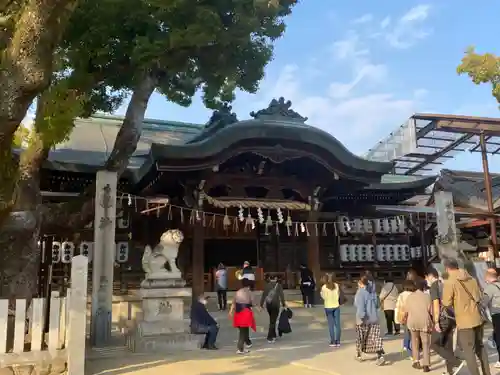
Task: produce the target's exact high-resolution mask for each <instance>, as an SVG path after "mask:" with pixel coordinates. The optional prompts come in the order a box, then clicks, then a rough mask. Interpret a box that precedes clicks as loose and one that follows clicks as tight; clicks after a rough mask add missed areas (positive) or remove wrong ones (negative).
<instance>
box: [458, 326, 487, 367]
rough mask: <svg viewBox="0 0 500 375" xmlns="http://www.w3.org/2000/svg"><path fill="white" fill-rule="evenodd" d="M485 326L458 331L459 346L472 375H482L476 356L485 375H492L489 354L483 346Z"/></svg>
mask: <svg viewBox="0 0 500 375" xmlns="http://www.w3.org/2000/svg"><path fill="white" fill-rule="evenodd" d="M483 336H484V326H483V325H480V326H477V327H474V328H462V329H458V344H459V346H460V348H461V349H462V353H463V356H464V359H465V363H466V364H467V368H468V369H469V372H470V374H471V375H480V373H479V368H478V367H477V362H476V356H477V358H479V362H480V363H481V370H482V373H483V375H491V372H490V366H489V364H488V354H487V353H486V348H485V347H484V345H483Z"/></svg>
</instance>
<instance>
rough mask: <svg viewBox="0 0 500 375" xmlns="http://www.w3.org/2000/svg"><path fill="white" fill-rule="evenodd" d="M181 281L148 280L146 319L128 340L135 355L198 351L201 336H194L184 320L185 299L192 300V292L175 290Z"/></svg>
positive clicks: (144, 293) (143, 290)
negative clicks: (140, 353)
mask: <svg viewBox="0 0 500 375" xmlns="http://www.w3.org/2000/svg"><path fill="white" fill-rule="evenodd" d="M181 283H182V281H181V280H175V279H171V280H161V281H160V280H154V281H147V280H145V281H144V282H143V283H142V288H141V290H140V295H141V297H142V310H143V320H142V321H141V322H139V323H138V324H137V326H136V328H135V330H134V331H133V333H132V335H131V336H130V337H129V339H128V344H129V348H130V349H131V350H132V351H134V352H148V353H150V352H165V353H171V352H173V351H179V350H182V351H184V350H194V349H197V348H198V347H199V337H198V336H195V335H191V334H190V333H189V332H190V329H189V322H187V321H186V320H185V319H184V300H185V299H191V295H192V294H191V289H190V288H184V287H175V285H180V284H181Z"/></svg>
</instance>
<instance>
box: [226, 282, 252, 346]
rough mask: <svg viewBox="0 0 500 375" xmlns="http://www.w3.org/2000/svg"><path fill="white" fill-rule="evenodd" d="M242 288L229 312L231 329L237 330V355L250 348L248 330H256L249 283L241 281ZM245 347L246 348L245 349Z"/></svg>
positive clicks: (237, 292)
mask: <svg viewBox="0 0 500 375" xmlns="http://www.w3.org/2000/svg"><path fill="white" fill-rule="evenodd" d="M241 283H242V285H243V287H242V288H240V289H238V291H236V294H235V296H234V299H233V303H232V304H231V309H230V310H229V316H230V317H232V318H233V327H235V328H238V331H239V335H238V346H237V347H238V351H237V353H238V354H244V353H248V348H250V347H251V346H252V342H251V341H250V328H252V329H253V330H254V331H255V330H256V325H255V317H254V315H253V311H252V292H251V291H250V287H251V281H250V280H248V279H242V280H241ZM245 346H246V348H245Z"/></svg>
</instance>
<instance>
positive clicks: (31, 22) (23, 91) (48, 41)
mask: <svg viewBox="0 0 500 375" xmlns="http://www.w3.org/2000/svg"><path fill="white" fill-rule="evenodd" d="M10 3H11V4H14V5H13V6H17V5H18V2H13V3H12V2H10ZM77 3H78V0H28V1H26V2H25V3H24V4H23V5H22V7H21V10H20V12H19V16H18V18H17V20H16V22H15V23H14V24H13V26H12V27H10V28H8V29H6V30H3V31H2V32H3V34H6V35H7V36H8V38H7V39H8V43H7V45H6V47H5V48H4V49H2V54H1V56H0V65H1V66H2V68H1V69H0V150H1V151H0V222H2V218H5V217H7V216H8V215H9V212H10V209H11V208H12V203H13V202H12V199H11V197H12V194H13V192H14V191H13V190H14V188H15V183H14V181H15V180H16V170H17V168H16V163H15V161H14V159H13V158H12V151H11V147H12V140H13V137H14V133H15V131H16V129H17V128H18V127H19V125H20V124H21V121H22V120H23V119H24V116H25V115H26V112H27V111H28V108H29V106H30V105H31V104H32V103H33V100H34V99H35V97H36V96H37V95H38V94H39V93H41V92H42V91H43V90H44V89H46V88H47V87H48V85H49V83H50V78H51V76H52V64H53V54H54V50H55V48H56V47H57V44H58V43H59V40H60V38H61V35H62V33H63V31H64V29H65V27H66V24H67V21H68V19H69V17H70V16H71V14H72V12H73V10H74V9H75V7H76V5H77ZM9 6H10V5H7V8H6V9H4V8H5V7H2V10H3V11H2V14H9V13H10V11H12V10H11V9H9ZM3 36H5V35H3Z"/></svg>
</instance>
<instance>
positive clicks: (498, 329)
mask: <svg viewBox="0 0 500 375" xmlns="http://www.w3.org/2000/svg"><path fill="white" fill-rule="evenodd" d="M491 321H492V323H493V341H495V344H496V346H497V352H498V360H499V361H500V314H493V315H492V316H491Z"/></svg>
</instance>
